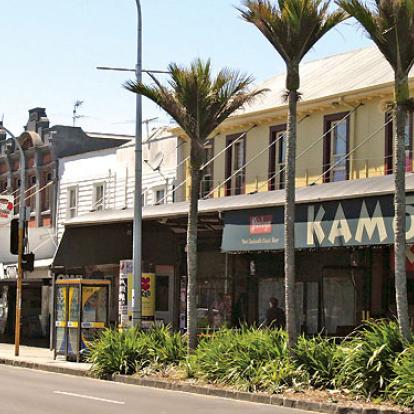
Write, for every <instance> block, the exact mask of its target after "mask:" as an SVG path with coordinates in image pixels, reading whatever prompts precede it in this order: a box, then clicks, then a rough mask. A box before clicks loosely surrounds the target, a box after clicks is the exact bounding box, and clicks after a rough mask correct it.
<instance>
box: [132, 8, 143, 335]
mask: <svg viewBox="0 0 414 414" xmlns="http://www.w3.org/2000/svg"><path fill="white" fill-rule="evenodd" d="M135 2H136V5H137V65H136V67H135V77H136V81H137V83H141V82H142V9H141V1H140V0H135ZM141 193H142V96H141V95H140V94H137V95H136V115H135V192H134V229H133V241H132V261H133V270H132V272H133V278H132V326H134V327H135V326H138V327H141V318H142V315H141V314H142V295H141V276H142V198H141Z"/></svg>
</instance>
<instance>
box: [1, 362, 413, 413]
mask: <svg viewBox="0 0 414 414" xmlns="http://www.w3.org/2000/svg"><path fill="white" fill-rule="evenodd" d="M0 365H9V366H15V367H21V368H29V369H34V370H39V371H47V372H53V373H57V374H67V375H74V376H77V377H89V378H93V376H92V375H91V374H90V372H89V371H87V370H86V371H80V370H78V369H76V368H69V367H58V366H53V365H47V364H39V363H36V362H28V361H17V360H14V359H7V358H0ZM108 380H112V381H114V382H119V383H123V384H130V385H139V386H142V387H152V388H158V389H164V390H170V391H181V392H186V393H191V394H199V395H209V396H212V397H220V398H228V399H232V400H238V401H248V402H252V403H258V404H269V405H275V406H279V407H286V408H294V409H297V410H304V411H310V412H317V413H324V414H407V413H408V412H409V411H400V410H393V409H390V408H362V407H353V406H345V405H340V404H335V403H319V402H315V401H304V400H296V399H293V398H287V397H283V396H281V395H269V394H265V393H251V392H242V391H234V390H226V389H224V388H216V387H213V386H208V385H206V386H204V385H196V384H189V383H185V382H169V381H163V380H159V379H148V378H135V377H130V376H127V375H119V374H114V375H113V376H112V377H111V378H108Z"/></svg>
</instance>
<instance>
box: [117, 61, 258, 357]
mask: <svg viewBox="0 0 414 414" xmlns="http://www.w3.org/2000/svg"><path fill="white" fill-rule="evenodd" d="M168 72H169V73H170V79H169V82H168V85H163V84H162V83H160V82H159V81H158V80H157V79H156V78H155V77H154V76H152V80H153V82H154V84H153V85H149V86H148V85H144V84H142V83H138V84H137V83H135V82H132V81H131V82H128V83H127V84H126V85H125V87H126V88H127V89H128V90H130V91H131V92H135V93H138V94H141V95H143V96H145V97H147V98H149V99H150V100H152V101H153V102H155V103H156V104H157V105H158V106H160V107H161V108H162V109H163V110H164V111H165V112H167V113H168V114H169V115H170V116H171V117H172V118H173V119H174V120H175V121H176V122H177V124H178V125H179V126H180V127H181V128H182V129H183V131H184V133H185V134H186V135H187V137H188V138H189V140H190V146H191V150H190V171H191V186H190V191H189V193H190V194H189V198H190V206H189V212H188V227H187V272H188V286H187V330H188V335H189V345H188V346H189V352H192V351H193V350H194V349H195V347H196V345H197V304H196V283H197V222H198V199H199V193H200V180H201V166H202V164H203V161H204V157H205V152H204V145H205V143H206V141H207V139H208V138H209V136H210V135H211V134H212V132H213V131H214V130H215V129H216V128H217V127H218V126H219V125H220V124H221V123H222V122H223V121H225V120H226V119H227V118H228V117H229V116H230V115H231V114H233V113H234V112H235V111H236V110H237V109H239V108H241V107H242V106H243V105H244V104H246V103H248V102H250V101H252V100H253V98H254V97H256V96H257V95H259V94H260V93H262V92H263V90H252V89H251V88H250V87H251V86H252V83H253V78H252V77H251V76H247V75H242V74H240V73H238V72H236V71H232V70H230V69H222V70H221V71H220V72H219V73H218V74H217V75H216V76H213V74H212V68H211V63H210V60H207V61H206V62H205V61H202V60H200V59H196V60H195V61H194V62H193V63H192V64H191V65H190V67H188V68H187V67H182V66H178V65H177V64H175V63H172V64H170V65H169V67H168Z"/></svg>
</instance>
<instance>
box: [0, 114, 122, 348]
mask: <svg viewBox="0 0 414 414" xmlns="http://www.w3.org/2000/svg"><path fill="white" fill-rule="evenodd" d="M17 139H18V140H19V142H20V144H21V146H22V148H23V150H24V153H25V161H26V171H25V176H26V183H25V188H26V191H25V198H24V200H23V202H24V203H25V205H26V206H27V207H28V208H29V209H30V219H29V221H28V231H27V240H28V243H27V246H26V249H27V251H30V252H33V253H34V254H35V258H36V259H35V264H34V271H33V272H25V279H24V292H23V305H22V309H23V310H22V312H23V314H22V324H23V331H22V332H23V334H24V336H25V337H24V338H23V339H24V340H31V339H34V338H37V339H39V340H40V341H41V338H46V339H47V338H48V336H49V334H48V332H49V319H50V312H49V303H50V301H49V299H50V294H51V291H50V285H51V273H50V271H49V266H50V265H51V263H52V259H53V256H54V254H55V251H56V248H57V245H58V239H57V231H56V229H57V217H58V215H57V207H58V197H59V180H60V165H59V163H60V160H61V159H62V158H64V157H66V156H70V155H75V154H80V153H82V152H85V151H86V152H87V151H91V150H93V149H105V148H111V147H116V146H119V145H122V144H124V143H126V142H128V141H129V140H130V137H127V136H121V135H103V134H95V133H90V134H87V133H85V132H84V131H83V130H82V129H81V128H75V127H67V126H59V125H58V126H53V127H50V122H49V119H48V117H47V114H46V110H45V108H34V109H31V110H29V119H28V122H27V124H26V126H25V130H24V132H23V133H21V134H20V135H19V136H18V138H17ZM19 169H20V165H19V153H18V151H15V150H14V149H13V148H10V147H9V145H8V142H6V136H2V137H1V138H0V192H1V193H4V194H12V195H14V197H15V206H16V210H15V213H16V214H17V212H18V205H19V203H20V202H21V200H19V189H20V171H19ZM9 246H10V227H9V226H3V227H0V264H1V265H0V299H1V302H0V303H1V309H2V312H1V313H2V317H0V319H1V320H0V339H1V338H3V339H4V340H7V339H8V338H10V337H12V336H13V332H14V307H15V289H14V286H15V285H16V269H17V264H16V262H17V257H16V256H13V255H11V254H10V252H9Z"/></svg>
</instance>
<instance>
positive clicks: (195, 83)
mask: <svg viewBox="0 0 414 414" xmlns="http://www.w3.org/2000/svg"><path fill="white" fill-rule="evenodd" d="M168 71H169V73H170V78H169V80H168V82H167V84H166V85H164V84H162V83H161V82H160V81H158V80H157V79H156V78H155V77H154V76H152V80H153V84H152V85H144V84H142V83H138V84H137V83H136V82H133V81H129V82H127V83H126V84H125V85H124V86H125V88H126V89H128V90H129V91H131V92H134V93H138V94H141V95H143V96H145V97H147V98H148V99H150V100H152V101H153V102H155V103H156V104H157V105H158V106H160V107H161V108H162V109H163V110H164V111H166V112H167V113H168V114H169V115H170V116H171V117H172V118H173V119H174V120H175V121H176V122H177V124H178V125H180V126H181V128H182V129H183V130H184V132H185V133H186V134H187V136H188V137H189V138H190V139H192V140H194V141H195V142H197V143H198V144H200V143H202V142H203V141H204V140H206V139H207V138H208V137H209V136H210V135H211V133H212V132H213V131H214V130H215V129H216V128H217V127H218V126H219V125H220V124H221V123H222V122H223V121H224V120H225V119H227V118H228V117H229V116H230V115H231V114H233V113H234V112H235V111H236V110H237V109H240V108H241V107H242V106H243V105H245V104H247V103H249V102H250V101H252V100H253V99H254V98H255V97H256V96H258V95H260V94H262V93H263V92H264V90H258V89H252V85H253V81H254V79H253V78H252V77H251V76H248V75H245V74H240V73H239V72H237V71H234V70H231V69H228V68H224V69H222V70H220V71H219V72H218V74H217V75H216V76H214V75H213V72H212V66H211V62H210V60H207V61H203V60H201V59H196V60H194V61H193V62H192V63H191V64H190V66H189V67H183V66H180V65H177V64H176V63H171V64H170V65H169V67H168Z"/></svg>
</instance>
